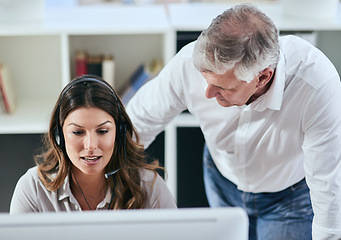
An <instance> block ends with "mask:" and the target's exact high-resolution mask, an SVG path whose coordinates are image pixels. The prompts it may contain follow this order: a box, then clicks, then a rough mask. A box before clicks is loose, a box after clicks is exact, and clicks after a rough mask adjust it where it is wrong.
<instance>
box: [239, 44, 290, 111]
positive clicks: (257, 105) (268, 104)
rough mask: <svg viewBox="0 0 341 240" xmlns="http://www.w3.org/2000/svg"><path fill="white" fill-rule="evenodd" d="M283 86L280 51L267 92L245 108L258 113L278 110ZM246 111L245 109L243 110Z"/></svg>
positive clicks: (282, 60)
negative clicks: (266, 110)
mask: <svg viewBox="0 0 341 240" xmlns="http://www.w3.org/2000/svg"><path fill="white" fill-rule="evenodd" d="M284 85H285V58H284V55H283V53H282V51H280V59H279V61H278V64H277V67H276V72H275V75H274V79H273V82H272V84H271V86H270V88H269V89H268V91H267V92H266V93H265V94H263V95H262V96H260V97H259V98H258V99H257V100H256V101H254V102H252V103H251V104H250V105H249V106H248V107H247V108H248V109H249V110H251V109H253V110H256V111H259V112H262V111H264V110H265V109H267V108H268V109H272V110H280V109H281V106H282V101H283V95H284ZM245 110H246V109H245Z"/></svg>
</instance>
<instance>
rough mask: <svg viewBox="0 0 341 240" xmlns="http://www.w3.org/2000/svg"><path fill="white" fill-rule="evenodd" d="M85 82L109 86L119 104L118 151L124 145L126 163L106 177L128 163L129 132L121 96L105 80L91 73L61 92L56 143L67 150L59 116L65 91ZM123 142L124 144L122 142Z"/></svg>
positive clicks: (57, 112) (110, 174)
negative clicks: (126, 147) (120, 99)
mask: <svg viewBox="0 0 341 240" xmlns="http://www.w3.org/2000/svg"><path fill="white" fill-rule="evenodd" d="M84 82H95V83H99V84H102V85H103V86H105V87H107V88H108V89H109V90H110V92H111V93H112V95H113V97H114V99H115V102H116V104H117V110H118V114H119V116H118V126H116V127H119V131H118V136H117V139H118V141H119V142H118V151H117V152H118V153H119V150H120V149H121V146H122V147H123V151H124V163H123V164H122V166H121V167H120V168H118V169H116V170H114V171H111V172H109V173H106V174H105V175H104V176H105V177H106V178H109V176H112V175H114V174H115V173H117V172H118V171H119V170H121V169H122V167H123V166H124V165H125V163H126V149H125V145H126V134H127V126H126V124H125V123H124V122H123V121H122V119H123V115H122V112H121V106H120V101H119V98H118V96H117V95H116V93H115V91H114V90H113V89H112V88H111V87H110V86H109V85H108V84H107V83H105V82H103V81H101V80H99V79H96V78H94V77H91V75H85V76H84V77H82V78H80V79H77V80H75V81H73V82H72V83H71V84H70V85H69V86H68V87H66V88H65V89H64V90H63V92H62V93H61V95H60V99H59V102H58V107H57V110H56V118H57V119H56V130H55V140H56V143H57V145H58V146H59V147H60V148H61V149H62V150H63V151H65V139H64V135H63V129H62V126H61V124H60V122H59V116H60V106H61V103H62V100H63V97H64V95H65V93H66V92H67V91H69V89H70V88H72V87H73V86H75V85H76V84H78V83H84ZM122 143H123V144H122Z"/></svg>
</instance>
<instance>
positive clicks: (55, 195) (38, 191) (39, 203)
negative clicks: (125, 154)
mask: <svg viewBox="0 0 341 240" xmlns="http://www.w3.org/2000/svg"><path fill="white" fill-rule="evenodd" d="M154 177H155V175H154V172H152V171H149V170H141V186H142V187H143V188H144V189H145V190H146V193H147V199H146V203H145V206H144V208H176V204H175V201H174V198H173V197H172V195H171V193H170V191H169V190H168V188H167V186H166V184H165V182H164V180H163V179H162V178H161V177H160V176H159V175H157V177H156V179H154ZM154 180H155V181H154ZM111 195H112V191H111V190H110V188H108V190H107V193H106V196H105V198H104V199H103V201H101V202H100V203H99V204H98V205H97V208H96V210H107V209H108V207H109V204H110V200H111ZM62 211H67V212H70V211H82V209H81V207H80V205H79V203H78V202H77V200H76V198H75V197H74V196H73V194H72V192H71V189H70V183H69V175H68V176H67V177H66V178H65V180H64V183H63V185H62V186H61V187H59V188H58V189H57V190H56V191H49V190H47V189H46V188H45V186H44V184H43V182H42V181H41V180H40V178H39V175H38V171H37V167H33V168H30V169H29V170H28V171H27V172H26V173H25V174H24V175H23V176H22V177H21V178H20V179H19V181H18V183H17V185H16V187H15V190H14V193H13V196H12V200H11V206H10V213H11V214H18V213H28V212H62Z"/></svg>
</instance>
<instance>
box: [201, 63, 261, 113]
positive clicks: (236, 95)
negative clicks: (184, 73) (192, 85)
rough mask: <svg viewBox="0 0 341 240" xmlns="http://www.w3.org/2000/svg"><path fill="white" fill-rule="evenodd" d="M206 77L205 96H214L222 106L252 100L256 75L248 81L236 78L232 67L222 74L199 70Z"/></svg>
mask: <svg viewBox="0 0 341 240" xmlns="http://www.w3.org/2000/svg"><path fill="white" fill-rule="evenodd" d="M201 74H202V75H203V77H204V78H205V79H206V82H207V88H206V93H205V96H206V97H207V98H209V99H210V98H215V99H216V100H217V102H218V103H219V105H221V106H223V107H231V106H242V105H245V104H247V103H250V102H252V101H253V100H252V98H251V97H252V96H253V95H254V94H255V93H256V92H257V91H258V90H259V89H258V85H257V84H258V79H259V78H258V76H257V77H255V78H254V79H253V80H252V81H251V82H250V83H247V82H246V81H241V80H238V79H237V77H236V75H235V74H234V71H233V69H231V70H229V71H227V72H226V73H224V74H220V75H218V74H216V73H213V72H201Z"/></svg>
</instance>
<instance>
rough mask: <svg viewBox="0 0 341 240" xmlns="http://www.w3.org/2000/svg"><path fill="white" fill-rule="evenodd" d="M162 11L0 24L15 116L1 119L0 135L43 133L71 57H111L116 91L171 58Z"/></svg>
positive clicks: (109, 10) (118, 10)
mask: <svg viewBox="0 0 341 240" xmlns="http://www.w3.org/2000/svg"><path fill="white" fill-rule="evenodd" d="M170 38H172V32H171V31H170V25H169V22H168V20H167V17H166V15H165V10H164V7H163V6H156V5H150V6H139V7H137V6H120V5H105V6H96V7H93V6H92V7H90V6H84V7H77V8H72V7H70V8H56V9H47V10H46V12H45V17H44V18H43V20H41V21H27V22H15V21H13V22H0V62H2V63H5V64H7V65H8V66H9V69H10V73H11V76H12V80H13V85H14V89H15V93H16V95H17V110H16V111H15V112H14V114H12V115H6V114H1V115H0V134H19V133H25V134H26V133H43V132H46V130H47V127H48V118H49V116H50V113H51V111H52V109H53V106H54V104H55V102H56V100H57V98H58V95H59V93H60V92H61V90H62V88H63V87H64V86H65V85H66V84H67V83H68V82H69V81H70V79H72V78H73V76H74V53H75V51H76V50H77V49H83V50H87V51H88V53H90V54H112V55H114V56H115V63H116V72H115V88H116V89H117V90H118V89H119V88H120V87H122V85H123V84H124V82H125V81H127V80H128V79H129V77H130V75H131V74H132V73H133V72H134V70H135V69H136V68H137V67H138V66H139V65H140V64H141V63H144V64H148V63H149V62H150V61H151V60H152V59H153V58H158V59H161V60H162V61H164V62H167V61H168V60H169V59H170V58H171V56H173V55H174V49H172V48H171V47H170V48H169V47H167V45H169V44H170V40H169V39H170Z"/></svg>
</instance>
